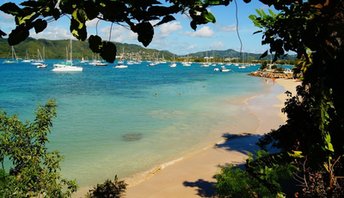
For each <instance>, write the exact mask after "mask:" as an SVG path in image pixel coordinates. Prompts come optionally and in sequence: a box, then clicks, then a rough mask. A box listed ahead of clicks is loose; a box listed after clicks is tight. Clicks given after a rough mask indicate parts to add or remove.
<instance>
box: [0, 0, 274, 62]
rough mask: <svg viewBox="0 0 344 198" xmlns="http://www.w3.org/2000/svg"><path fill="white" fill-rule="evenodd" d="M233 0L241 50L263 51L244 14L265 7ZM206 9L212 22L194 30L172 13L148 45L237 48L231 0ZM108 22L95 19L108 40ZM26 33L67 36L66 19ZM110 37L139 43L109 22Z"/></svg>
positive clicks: (4, 25)
mask: <svg viewBox="0 0 344 198" xmlns="http://www.w3.org/2000/svg"><path fill="white" fill-rule="evenodd" d="M5 2H16V3H17V2H22V0H13V1H8V0H3V1H1V3H5ZM237 3H238V18H239V32H240V36H241V39H242V42H243V51H245V52H253V53H262V52H264V51H265V50H267V49H268V47H267V46H262V45H261V37H262V35H261V34H256V35H253V32H255V31H257V30H258V29H257V28H256V27H255V26H254V25H253V23H252V22H251V21H250V20H249V19H248V16H249V15H250V14H255V13H256V12H255V9H257V8H264V9H268V7H266V6H264V5H263V4H261V3H260V2H259V1H258V0H252V1H251V3H249V4H246V3H244V2H243V1H242V0H237ZM210 11H211V12H212V13H213V14H214V15H215V17H216V23H215V24H212V23H209V24H206V25H200V26H198V28H197V31H194V30H192V29H191V27H190V25H189V23H190V19H189V17H188V16H187V15H181V14H178V15H175V17H176V19H177V20H176V21H172V22H170V23H168V24H164V25H161V26H159V27H157V28H156V29H155V35H154V38H153V41H152V42H151V44H150V45H149V46H148V48H154V49H159V50H168V51H170V52H172V53H175V54H178V55H183V54H188V53H192V52H198V51H205V50H226V49H234V50H237V51H239V49H240V42H239V40H238V38H237V35H236V26H235V24H236V20H235V4H234V2H232V3H231V4H230V5H229V6H227V7H224V6H217V7H211V8H210ZM0 18H1V20H0V29H2V30H3V31H5V32H6V33H10V31H11V29H13V28H14V20H13V17H12V16H10V15H6V14H4V13H2V12H1V11H0ZM96 22H97V21H95V20H94V21H90V22H89V23H87V26H88V33H89V34H95V33H96V26H95V24H96ZM110 25H111V24H110V23H107V22H104V21H100V22H99V23H98V28H97V30H98V35H99V36H101V37H102V38H103V39H104V40H108V38H109V29H110ZM30 36H31V37H34V38H46V39H55V40H56V39H67V38H71V34H70V32H69V19H68V18H67V17H63V18H61V19H60V20H59V21H57V22H55V21H54V22H51V23H49V25H48V28H47V29H45V30H44V32H41V33H39V34H36V33H35V32H33V31H32V32H31V33H30ZM111 41H116V42H123V43H132V44H139V45H141V44H140V43H139V42H138V41H137V35H136V34H135V33H132V32H131V31H130V30H128V29H127V28H124V27H122V26H118V25H114V26H113V29H112V34H111ZM141 46H142V45H141Z"/></svg>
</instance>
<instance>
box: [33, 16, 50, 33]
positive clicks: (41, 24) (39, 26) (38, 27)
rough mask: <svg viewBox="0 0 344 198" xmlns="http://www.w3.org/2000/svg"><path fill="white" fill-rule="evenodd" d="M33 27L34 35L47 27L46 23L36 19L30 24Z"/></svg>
mask: <svg viewBox="0 0 344 198" xmlns="http://www.w3.org/2000/svg"><path fill="white" fill-rule="evenodd" d="M32 25H33V27H34V28H35V32H36V34H37V33H39V32H42V31H43V30H44V29H45V28H46V27H47V22H46V21H45V20H42V19H37V20H36V21H35V22H33V23H32Z"/></svg>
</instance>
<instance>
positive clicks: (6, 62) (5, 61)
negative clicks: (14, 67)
mask: <svg viewBox="0 0 344 198" xmlns="http://www.w3.org/2000/svg"><path fill="white" fill-rule="evenodd" d="M3 63H4V64H12V63H18V58H17V55H16V52H15V50H14V47H13V46H11V58H10V59H7V60H4V62H3Z"/></svg>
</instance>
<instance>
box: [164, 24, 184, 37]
mask: <svg viewBox="0 0 344 198" xmlns="http://www.w3.org/2000/svg"><path fill="white" fill-rule="evenodd" d="M181 29H182V25H181V24H180V22H176V21H173V22H170V23H165V24H162V25H160V34H161V36H164V37H165V36H168V35H170V34H171V33H172V32H175V31H178V30H181Z"/></svg>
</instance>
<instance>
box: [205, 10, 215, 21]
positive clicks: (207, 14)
mask: <svg viewBox="0 0 344 198" xmlns="http://www.w3.org/2000/svg"><path fill="white" fill-rule="evenodd" d="M202 16H203V17H204V19H205V20H206V22H212V23H215V22H216V19H215V17H214V15H213V14H212V13H211V12H208V11H207V12H203V14H202Z"/></svg>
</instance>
